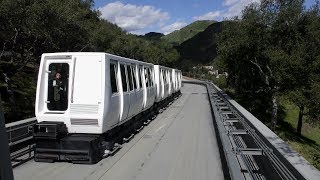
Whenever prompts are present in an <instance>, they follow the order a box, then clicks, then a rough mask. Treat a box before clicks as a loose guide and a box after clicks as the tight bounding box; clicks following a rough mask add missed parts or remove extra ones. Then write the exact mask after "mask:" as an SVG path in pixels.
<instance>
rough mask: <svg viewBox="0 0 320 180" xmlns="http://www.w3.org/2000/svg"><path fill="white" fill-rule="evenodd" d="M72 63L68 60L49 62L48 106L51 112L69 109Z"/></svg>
mask: <svg viewBox="0 0 320 180" xmlns="http://www.w3.org/2000/svg"><path fill="white" fill-rule="evenodd" d="M70 63H71V62H69V61H68V60H48V63H47V67H46V69H47V70H46V72H47V98H46V99H47V100H46V104H47V109H48V110H49V111H66V110H67V109H68V99H69V97H68V92H69V74H70Z"/></svg>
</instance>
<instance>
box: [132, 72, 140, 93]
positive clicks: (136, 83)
mask: <svg viewBox="0 0 320 180" xmlns="http://www.w3.org/2000/svg"><path fill="white" fill-rule="evenodd" d="M132 72H133V73H132V75H133V81H134V82H135V87H136V89H138V87H139V78H137V75H136V74H137V71H136V66H132Z"/></svg>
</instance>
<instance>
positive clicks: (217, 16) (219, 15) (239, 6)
mask: <svg viewBox="0 0 320 180" xmlns="http://www.w3.org/2000/svg"><path fill="white" fill-rule="evenodd" d="M254 2H257V3H259V2H260V0H224V1H223V3H222V5H223V6H224V7H225V9H222V10H219V11H212V12H208V13H206V14H203V15H201V16H195V17H193V19H195V20H222V19H223V18H232V17H235V16H241V12H242V10H244V8H245V7H246V6H248V5H249V4H251V3H254Z"/></svg>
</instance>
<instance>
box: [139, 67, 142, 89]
mask: <svg viewBox="0 0 320 180" xmlns="http://www.w3.org/2000/svg"><path fill="white" fill-rule="evenodd" d="M142 71H143V68H142V66H139V78H140V81H139V82H140V88H141V89H142V88H143V85H142V83H143V76H142Z"/></svg>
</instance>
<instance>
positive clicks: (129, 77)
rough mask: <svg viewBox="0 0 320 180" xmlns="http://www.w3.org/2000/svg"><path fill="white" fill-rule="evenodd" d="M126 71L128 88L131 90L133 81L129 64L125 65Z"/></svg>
mask: <svg viewBox="0 0 320 180" xmlns="http://www.w3.org/2000/svg"><path fill="white" fill-rule="evenodd" d="M127 70H128V71H127V72H128V79H129V81H128V82H129V88H130V91H132V90H133V88H134V87H133V81H132V70H131V66H127Z"/></svg>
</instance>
